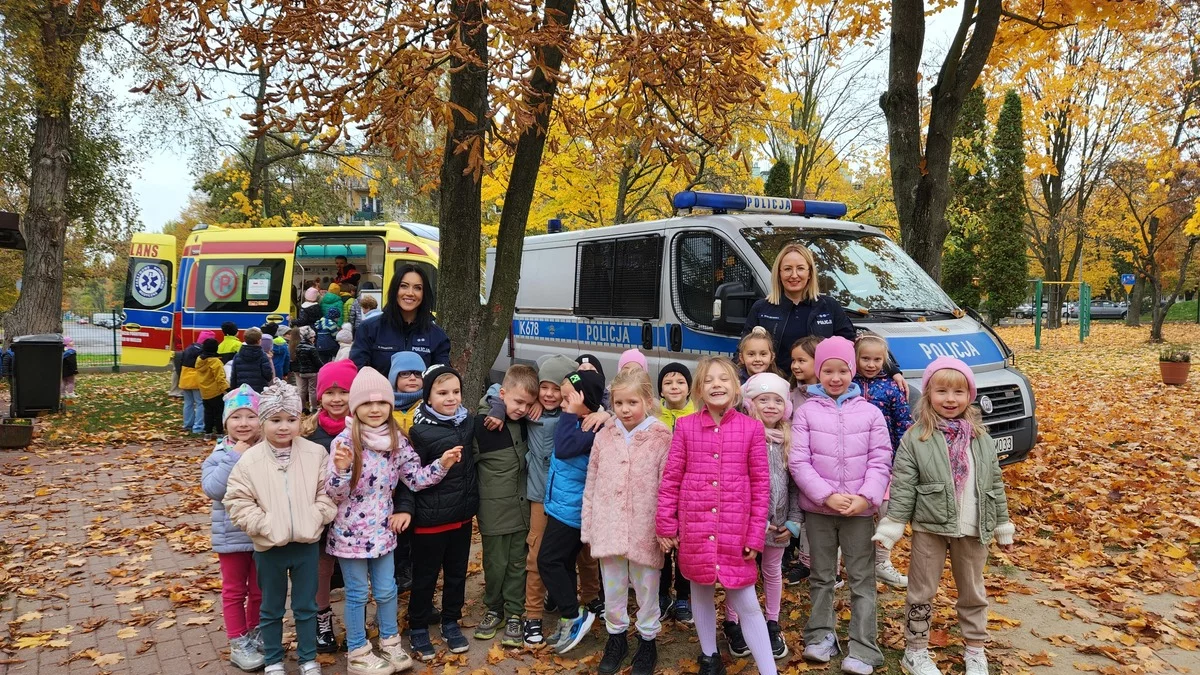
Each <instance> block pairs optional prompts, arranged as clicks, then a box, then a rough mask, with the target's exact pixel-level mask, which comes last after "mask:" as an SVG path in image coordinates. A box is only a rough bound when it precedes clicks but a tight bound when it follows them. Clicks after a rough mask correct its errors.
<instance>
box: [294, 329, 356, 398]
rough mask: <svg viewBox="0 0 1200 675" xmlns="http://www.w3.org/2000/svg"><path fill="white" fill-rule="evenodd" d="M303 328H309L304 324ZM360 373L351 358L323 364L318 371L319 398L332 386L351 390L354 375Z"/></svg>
mask: <svg viewBox="0 0 1200 675" xmlns="http://www.w3.org/2000/svg"><path fill="white" fill-rule="evenodd" d="M303 328H308V326H304V327H303ZM357 374H358V367H357V366H355V365H354V362H353V361H351V360H350V359H343V360H341V361H332V362H330V363H326V364H325V365H323V366H321V369H320V370H318V371H317V400H318V401H319V400H321V397H322V396H324V395H325V390H326V389H328V388H330V387H341V388H342V389H345V390H346V391H350V385H351V384H352V383H353V382H354V376H355V375H357Z"/></svg>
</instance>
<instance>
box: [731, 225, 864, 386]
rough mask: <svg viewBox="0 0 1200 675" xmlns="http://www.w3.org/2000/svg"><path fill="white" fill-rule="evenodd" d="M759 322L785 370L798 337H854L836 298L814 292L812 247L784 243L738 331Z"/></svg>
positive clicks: (815, 268) (815, 289)
mask: <svg viewBox="0 0 1200 675" xmlns="http://www.w3.org/2000/svg"><path fill="white" fill-rule="evenodd" d="M756 326H762V327H763V328H765V329H766V331H767V332H768V333H770V334H771V338H772V339H773V340H774V342H775V364H776V366H778V368H779V370H780V372H784V373H786V372H789V368H790V365H791V360H792V353H791V346H792V344H794V343H795V342H796V340H799V339H800V338H802V337H805V336H807V335H817V336H820V337H823V338H826V337H832V336H834V335H838V336H841V337H844V338H846V339H847V340H853V339H854V325H853V324H851V323H850V319H849V318H847V317H846V312H845V311H843V310H842V306H841V304H840V303H838V301H837V300H834V299H833V298H831V297H829V296H827V295H821V294H820V293H819V292H818V284H817V265H816V261H815V260H813V254H812V251H810V250H808V249H807V248H805V247H804V246H801V245H800V244H788V245H787V246H784V247H783V248H782V249H780V251H779V255H777V256H775V264H774V265H772V266H771V292H770V294H768V295H767V297H766V298H763V299H762V300H759V301H758V302H756V303H754V306H753V307H751V308H750V315H749V316H747V317H746V325H745V327H744V328H743V329H742V335H748V334H749V333H750V331H752V330H754V328H755V327H756Z"/></svg>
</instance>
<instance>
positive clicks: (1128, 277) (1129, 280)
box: [1121, 274, 1133, 295]
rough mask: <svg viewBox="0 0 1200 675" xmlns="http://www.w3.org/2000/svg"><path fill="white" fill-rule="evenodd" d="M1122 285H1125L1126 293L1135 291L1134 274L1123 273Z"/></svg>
mask: <svg viewBox="0 0 1200 675" xmlns="http://www.w3.org/2000/svg"><path fill="white" fill-rule="evenodd" d="M1121 285H1122V286H1124V287H1125V293H1126V295H1128V294H1129V293H1131V292H1132V291H1133V275H1132V274H1122V275H1121Z"/></svg>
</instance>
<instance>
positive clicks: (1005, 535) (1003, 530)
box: [992, 521, 1017, 546]
mask: <svg viewBox="0 0 1200 675" xmlns="http://www.w3.org/2000/svg"><path fill="white" fill-rule="evenodd" d="M1016 533H1017V528H1016V527H1014V526H1013V524H1012V521H1009V522H1007V523H1004V524H1002V525H1000V526H999V527H997V528H996V529H995V530H994V531H993V532H992V534H994V535H995V536H996V543H997V544H999V545H1000V546H1012V543H1013V535H1015V534H1016Z"/></svg>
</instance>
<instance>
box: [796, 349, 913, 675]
mask: <svg viewBox="0 0 1200 675" xmlns="http://www.w3.org/2000/svg"><path fill="white" fill-rule="evenodd" d="M814 365H815V368H816V371H817V379H818V380H819V381H820V384H816V385H813V386H811V387H809V393H811V394H813V397H812V398H810V399H809V400H808V401H806V402H805V403H804V405H802V406H800V409H799V410H797V411H796V412H795V414H794V415H793V418H792V452H791V455H790V456H789V458H788V468H789V469H790V470H791V474H792V478H793V479H794V480H795V481H796V485H797V486H798V487H799V488H800V506H801V508H802V509H803V510H804V517H805V526H806V530H807V532H808V544H809V549H810V553H811V555H812V576H810V577H809V588H810V593H811V596H812V613H811V615H810V616H809V620H808V625H807V626H805V628H804V645H805V648H804V658H805V659H807V660H809V661H816V662H819V663H828V662H829V660H830V659H831V658H833V656H834V655H835V654H837V653H839V652H840V651H841V649H840V647H839V645H838V639H837V633H836V632H835V629H836V627H837V624H836V616H835V615H834V612H833V588H834V580H835V575H836V571H837V559H838V548H839V547H840V548H841V551H842V558H843V560H844V562H845V566H846V573H847V576H849V580H850V612H851V618H850V654H849V656H847V657H846V658H845V659H843V660H842V672H846V673H856V674H859V675H870V673H872V672H874V669H875V668H876V667H878V666H882V665H883V653H882V652H880V651H879V645H878V644H877V643H876V635H877V631H878V627H877V618H876V611H875V610H876V607H875V574H874V569H873V568H874V562H875V553H874V548H875V545H874V544H873V543H872V542H871V537H872V536H874V534H875V527H874V523H873V520H872V516H873V515H874V514H875V511H876V510H877V509H878V508H879V505H880V504H881V503H882V502H883V495H884V492H885V491H886V490H887V486H888V481H889V479H890V478H891V468H892V461H891V460H892V447H891V442H890V441H889V439H888V432H887V423H886V422H885V421H884V419H883V413H881V412H879V409H878V408H876V407H875V406H874V405H872V404H871V403H869V402H868V401H866V400H865V399H863V397H862V396H861V395H860V394H861V390H860V389H859V387H858V385H857V384H854V382H853V378H854V372H855V358H854V344H853V343H851V342H850V341H849V340H847V339H845V338H842V337H836V336H835V337H831V338H826V339H825V340H824V341H822V342H821V344H819V345H817V350H816V363H815V364H814Z"/></svg>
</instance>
